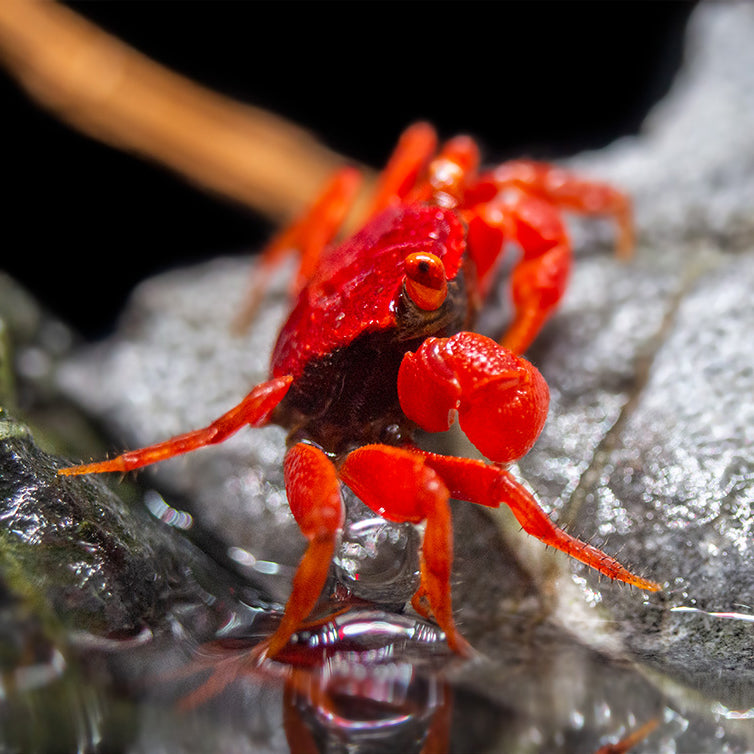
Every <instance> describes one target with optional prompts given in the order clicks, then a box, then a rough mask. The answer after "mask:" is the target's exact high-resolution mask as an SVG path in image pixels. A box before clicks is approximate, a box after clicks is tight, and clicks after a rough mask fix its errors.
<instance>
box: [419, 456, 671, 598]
mask: <svg viewBox="0 0 754 754" xmlns="http://www.w3.org/2000/svg"><path fill="white" fill-rule="evenodd" d="M417 452H421V453H422V455H423V457H424V459H425V463H426V465H427V466H428V467H430V468H432V469H434V470H435V471H436V472H437V473H438V474H439V475H440V477H441V478H442V480H443V481H444V482H445V484H446V485H447V487H448V489H449V490H450V494H451V495H452V496H453V497H454V498H457V499H459V500H468V501H469V502H472V503H477V504H479V505H486V506H488V507H490V508H497V507H499V506H500V505H501V504H502V503H504V504H505V505H507V506H508V507H509V508H510V509H511V511H512V512H513V515H514V516H515V517H516V519H517V520H518V522H519V523H520V524H521V526H522V527H523V529H524V531H526V532H527V533H528V534H531V535H532V536H534V537H536V538H537V539H539V540H540V541H541V542H544V543H545V544H546V545H550V546H551V547H554V548H555V549H557V550H561V551H562V552H564V553H566V554H567V555H570V556H571V557H572V558H575V559H576V560H579V561H581V562H582V563H586V565H588V566H591V567H592V568H594V569H596V570H597V571H599V572H600V573H602V574H604V575H605V576H608V577H609V578H611V579H616V580H618V581H623V582H625V583H627V584H632V585H633V586H637V587H639V588H640V589H647V590H649V591H652V592H656V591H658V590H659V589H660V586H659V585H658V584H655V583H654V582H653V581H648V580H647V579H644V578H642V577H641V576H637V575H635V574H633V573H631V571H629V570H628V569H627V568H625V567H624V566H622V565H621V564H620V563H619V562H618V561H617V560H615V559H614V558H611V557H610V556H609V555H607V554H605V553H604V552H602V550H599V549H597V548H596V547H594V546H593V545H590V544H587V543H586V542H582V541H581V540H579V539H576V537H572V536H571V535H570V534H567V533H566V532H565V531H563V530H562V529H559V528H558V527H557V526H555V524H554V523H553V522H552V521H551V520H550V519H549V518H548V516H547V514H546V513H545V512H544V511H543V510H542V509H541V508H540V507H539V505H538V504H537V501H536V500H535V499H534V497H533V496H532V495H531V494H530V493H529V492H528V491H527V490H526V489H525V488H524V487H523V486H522V485H521V484H520V483H519V482H518V481H516V479H515V478H514V477H513V475H512V474H510V472H508V471H506V470H505V469H502V468H500V467H499V466H495V465H492V464H488V463H485V462H484V461H476V460H472V459H469V458H454V457H452V456H441V455H437V454H435V453H425V452H423V451H417Z"/></svg>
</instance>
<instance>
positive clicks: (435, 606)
mask: <svg viewBox="0 0 754 754" xmlns="http://www.w3.org/2000/svg"><path fill="white" fill-rule="evenodd" d="M338 473H339V476H340V478H341V479H342V480H343V482H345V483H346V484H347V485H348V486H349V487H350V488H351V489H352V490H353V491H354V492H355V493H356V495H358V497H359V498H360V499H361V500H362V501H363V502H364V503H365V504H366V505H367V506H369V507H370V508H371V509H372V510H373V511H375V512H376V513H378V514H379V515H380V516H382V517H383V518H386V519H387V520H388V521H395V522H401V523H402V522H409V523H415V524H418V523H420V522H422V521H425V522H426V527H425V530H424V542H423V545H422V559H421V582H420V586H419V590H418V591H417V593H416V596H415V597H414V600H413V604H414V607H416V608H417V611H418V612H419V613H421V614H422V615H427V613H428V610H427V609H426V607H425V606H424V604H423V600H425V599H426V602H427V606H428V608H429V611H431V613H432V614H433V615H434V618H435V620H436V621H437V623H438V625H439V626H440V628H442V630H443V631H444V632H445V635H446V638H447V641H448V646H450V648H451V649H453V650H454V651H456V652H458V653H459V654H469V653H470V652H471V648H470V647H469V645H468V643H467V642H466V640H465V639H464V638H463V637H462V636H461V635H460V633H459V632H458V631H457V629H456V627H455V623H454V621H453V610H452V605H451V598H450V573H451V567H452V563H453V531H452V525H451V520H450V506H449V504H448V499H449V492H448V488H447V487H446V485H445V484H444V482H443V480H442V479H441V478H440V475H439V474H437V473H436V472H435V471H434V470H433V469H432V468H431V467H430V466H429V465H428V464H426V463H425V459H424V457H423V455H422V454H420V453H417V452H415V451H413V450H409V449H405V448H395V447H391V446H388V445H365V446H363V447H361V448H358V449H356V450H354V451H353V452H351V453H350V454H349V455H348V456H347V457H346V459H345V461H344V462H343V464H342V465H341V467H340V469H339V472H338Z"/></svg>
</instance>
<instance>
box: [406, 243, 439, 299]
mask: <svg viewBox="0 0 754 754" xmlns="http://www.w3.org/2000/svg"><path fill="white" fill-rule="evenodd" d="M403 264H404V269H405V272H406V277H405V280H404V284H405V287H406V293H408V295H409V298H410V299H411V300H412V301H413V302H414V303H415V304H416V305H417V306H418V307H419V308H420V309H424V311H428V312H429V311H434V310H435V309H439V308H440V307H441V306H442V304H443V302H444V301H445V297H446V296H447V295H448V279H447V278H446V277H445V265H444V264H443V263H442V260H441V259H440V258H439V257H437V256H435V255H434V254H430V253H429V252H425V251H418V252H415V253H413V254H409V255H408V256H407V257H406V259H405V260H404V263H403Z"/></svg>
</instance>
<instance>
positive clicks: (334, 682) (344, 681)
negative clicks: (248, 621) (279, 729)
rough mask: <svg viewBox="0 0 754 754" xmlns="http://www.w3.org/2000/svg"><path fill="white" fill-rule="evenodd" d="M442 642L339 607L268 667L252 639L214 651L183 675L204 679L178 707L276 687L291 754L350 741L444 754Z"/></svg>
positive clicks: (448, 698) (447, 695) (398, 619)
mask: <svg viewBox="0 0 754 754" xmlns="http://www.w3.org/2000/svg"><path fill="white" fill-rule="evenodd" d="M444 638H445V637H444V635H443V634H442V632H441V631H439V630H437V629H436V628H434V627H432V626H431V625H429V624H426V623H423V622H421V621H419V620H414V619H413V618H410V617H408V616H401V615H388V614H385V613H382V612H378V611H376V610H373V609H364V608H360V607H346V608H345V609H343V610H341V611H340V612H339V613H337V614H336V615H334V616H332V615H331V616H328V618H326V619H323V620H320V621H316V622H313V623H309V624H307V625H306V626H304V627H302V629H301V630H300V631H299V632H298V633H297V634H296V635H295V636H294V640H292V641H291V643H290V644H289V645H288V646H287V647H286V648H285V649H284V650H283V651H282V652H280V653H279V654H278V655H277V657H276V658H275V659H274V660H270V659H267V658H264V657H263V656H262V653H261V652H260V651H259V648H260V647H262V646H263V644H259V643H256V644H253V641H252V640H250V639H249V640H243V639H235V640H231V639H224V640H221V641H215V642H213V643H211V644H207V645H203V646H202V647H201V649H200V651H199V652H198V653H197V656H196V657H195V658H194V659H193V660H192V661H191V662H190V664H189V665H188V666H187V667H186V668H184V669H183V670H182V671H180V673H179V675H180V676H182V677H191V678H192V684H193V682H194V681H196V680H197V679H198V678H199V677H200V676H201V675H202V674H204V678H203V680H200V681H198V685H196V686H195V687H194V688H193V689H192V690H190V691H189V692H188V693H186V694H184V695H183V696H181V698H180V701H179V707H180V708H181V709H182V710H184V711H185V710H191V709H196V708H198V707H201V706H203V705H205V704H206V703H208V702H209V701H210V700H212V699H214V698H215V697H218V696H219V695H221V694H225V693H227V692H229V691H230V689H231V687H233V688H234V689H235V690H236V691H240V690H241V688H242V687H243V684H245V683H249V682H251V683H254V684H272V685H279V686H282V690H283V725H284V729H285V737H286V740H287V743H288V746H289V747H290V750H291V751H292V752H296V753H297V754H299V753H300V754H310V753H311V754H315V753H316V752H321V751H329V750H330V749H331V744H332V742H333V741H334V740H336V739H337V740H341V741H342V740H343V738H344V737H347V739H348V740H349V742H351V743H352V744H354V745H356V744H358V745H360V746H363V747H365V750H371V749H373V748H374V749H376V750H383V749H384V750H388V749H390V750H396V751H398V750H399V751H402V752H407V753H410V752H416V753H417V754H442V753H443V752H447V751H448V740H449V733H450V719H451V710H452V695H451V690H450V687H449V686H448V684H447V683H446V681H445V680H444V678H443V676H442V672H438V671H439V669H440V668H441V667H443V666H445V665H446V664H447V662H448V650H447V647H446V645H445V643H444ZM252 644H253V646H251V645H252ZM207 673H208V674H207ZM174 677H175V676H174ZM237 696H240V694H238V695H237ZM359 750H361V749H359Z"/></svg>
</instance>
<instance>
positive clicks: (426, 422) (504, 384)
mask: <svg viewBox="0 0 754 754" xmlns="http://www.w3.org/2000/svg"><path fill="white" fill-rule="evenodd" d="M398 397H399V399H400V403H401V408H402V409H403V412H404V413H405V414H406V416H407V417H408V418H409V419H411V420H412V421H414V422H416V424H418V425H419V426H420V427H421V428H422V429H425V430H427V431H429V432H442V431H444V430H446V429H448V428H449V427H450V425H451V424H452V423H453V421H454V420H455V417H456V415H457V416H458V422H459V424H460V426H461V429H462V430H463V431H464V432H465V433H466V435H467V437H468V438H469V440H471V442H472V443H473V444H474V445H475V446H476V448H477V449H478V450H479V451H480V452H481V453H482V454H484V455H485V456H487V458H489V459H490V460H492V461H496V462H498V463H510V462H511V461H514V460H516V459H517V458H521V456H523V455H524V454H526V453H527V452H528V451H529V450H530V448H531V447H532V445H534V443H535V441H536V439H537V437H539V433H540V432H541V431H542V427H543V426H544V423H545V419H546V418H547V409H548V406H549V402H550V392H549V390H548V388H547V383H546V382H545V380H544V378H543V377H542V375H541V374H540V373H539V371H538V370H537V369H536V368H535V367H534V366H532V364H530V363H529V362H528V361H526V359H524V358H522V357H521V356H518V355H517V354H515V353H514V352H513V351H510V350H508V349H507V348H504V347H503V346H501V345H499V344H498V343H496V342H495V341H494V340H492V339H491V338H487V337H485V336H484V335H478V334H477V333H470V332H460V333H457V334H456V335H453V336H452V337H450V338H427V339H426V340H425V341H424V342H423V343H422V345H421V346H420V347H419V348H418V349H417V350H416V352H414V353H407V354H406V355H405V356H404V357H403V361H402V362H401V366H400V370H399V372H398Z"/></svg>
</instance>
